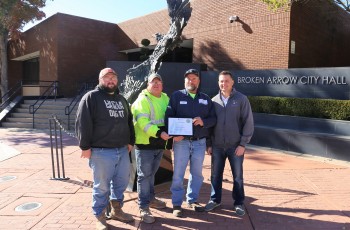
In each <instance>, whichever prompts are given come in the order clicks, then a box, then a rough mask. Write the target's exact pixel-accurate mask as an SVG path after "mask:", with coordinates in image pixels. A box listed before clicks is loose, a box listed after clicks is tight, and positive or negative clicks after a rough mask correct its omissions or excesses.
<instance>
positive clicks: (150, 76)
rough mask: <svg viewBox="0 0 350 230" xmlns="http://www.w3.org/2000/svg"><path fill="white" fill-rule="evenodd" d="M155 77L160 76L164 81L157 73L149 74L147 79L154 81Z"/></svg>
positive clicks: (159, 77)
mask: <svg viewBox="0 0 350 230" xmlns="http://www.w3.org/2000/svg"><path fill="white" fill-rule="evenodd" d="M154 78H158V79H159V80H161V81H163V80H162V77H161V76H160V75H159V74H157V73H152V74H151V75H149V76H148V80H147V81H148V82H152V81H153V79H154Z"/></svg>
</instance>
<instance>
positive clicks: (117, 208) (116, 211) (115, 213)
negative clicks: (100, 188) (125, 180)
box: [110, 200, 134, 222]
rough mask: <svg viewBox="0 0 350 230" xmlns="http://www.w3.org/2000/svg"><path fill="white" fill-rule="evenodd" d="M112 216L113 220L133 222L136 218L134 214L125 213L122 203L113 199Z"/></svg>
mask: <svg viewBox="0 0 350 230" xmlns="http://www.w3.org/2000/svg"><path fill="white" fill-rule="evenodd" d="M110 203H111V218H112V219H113V220H119V221H121V222H131V221H133V220H134V218H133V217H132V215H130V214H127V213H124V212H123V210H122V206H121V203H120V202H118V201H116V200H111V201H110Z"/></svg>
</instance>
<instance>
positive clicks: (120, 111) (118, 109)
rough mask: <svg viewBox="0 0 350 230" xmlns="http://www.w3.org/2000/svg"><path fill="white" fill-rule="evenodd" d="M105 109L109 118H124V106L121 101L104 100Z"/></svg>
mask: <svg viewBox="0 0 350 230" xmlns="http://www.w3.org/2000/svg"><path fill="white" fill-rule="evenodd" d="M104 102H105V105H106V109H108V111H109V116H111V117H124V106H123V103H122V102H121V101H108V100H104Z"/></svg>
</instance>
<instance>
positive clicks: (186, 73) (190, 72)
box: [184, 69, 199, 77]
mask: <svg viewBox="0 0 350 230" xmlns="http://www.w3.org/2000/svg"><path fill="white" fill-rule="evenodd" d="M189 74H195V75H197V76H198V77H199V72H198V70H196V69H189V70H187V71H186V72H185V75H184V77H187V75H189Z"/></svg>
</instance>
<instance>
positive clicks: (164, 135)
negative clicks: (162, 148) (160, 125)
mask: <svg viewBox="0 0 350 230" xmlns="http://www.w3.org/2000/svg"><path fill="white" fill-rule="evenodd" d="M160 138H162V139H163V140H165V141H167V140H168V139H169V138H172V136H169V135H168V134H167V133H166V132H164V131H163V132H162V133H161V134H160Z"/></svg>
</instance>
